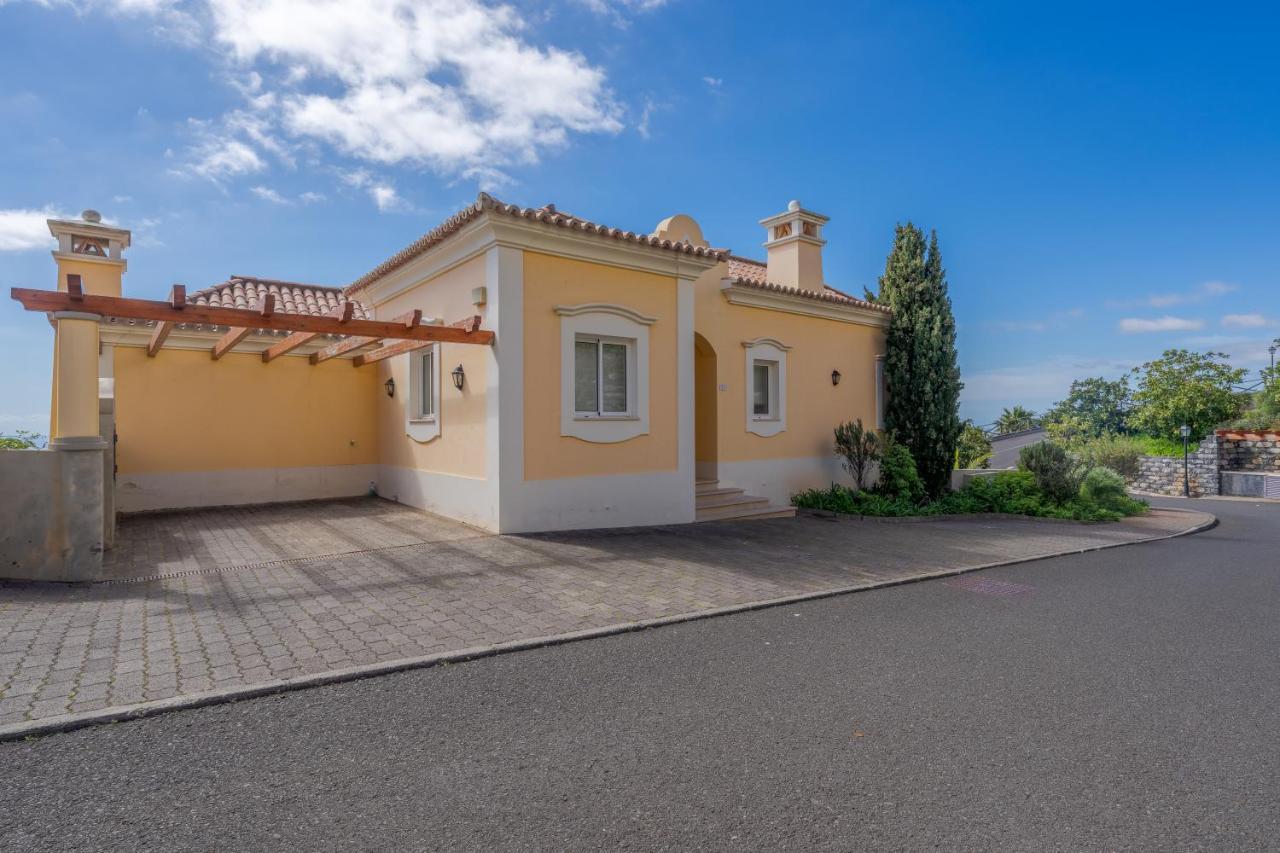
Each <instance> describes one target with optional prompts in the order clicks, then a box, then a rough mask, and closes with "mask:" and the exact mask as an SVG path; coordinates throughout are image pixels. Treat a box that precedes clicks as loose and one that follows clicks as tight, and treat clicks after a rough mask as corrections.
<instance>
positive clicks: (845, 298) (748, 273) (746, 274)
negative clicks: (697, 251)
mask: <svg viewBox="0 0 1280 853" xmlns="http://www.w3.org/2000/svg"><path fill="white" fill-rule="evenodd" d="M727 260H728V266H729V269H728V274H729V275H728V277H729V278H731V279H733V280H734V282H735V283H737V284H741V285H744V286H746V287H755V288H757V289H759V290H772V291H774V292H777V293H794V294H795V295H796V296H803V297H805V298H806V299H817V300H820V301H822V302H834V303H837V304H841V303H843V304H848V305H856V306H858V307H859V308H870V309H873V310H875V311H883V312H884V313H886V314H889V313H892V312H891V311H890V310H889V309H888V308H887V307H885V306H884V305H877V304H876V303H874V302H868V301H867V300H865V299H855V298H854V297H852V296H850V295H849V294H847V293H844V292H843V291H840V290H836V289H835V288H834V287H832V286H831V285H829V284H824V285H823V286H822V290H820V291H818V290H801V289H800V288H798V287H791V286H789V285H785V284H774V283H772V282H770V281H769V278H768V269H769V268H768V265H767V264H764V263H763V262H761V261H753V260H751V259H750V258H740V257H738V256H737V255H730V256H729V257H728V258H727Z"/></svg>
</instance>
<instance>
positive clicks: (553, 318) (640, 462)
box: [524, 252, 679, 480]
mask: <svg viewBox="0 0 1280 853" xmlns="http://www.w3.org/2000/svg"><path fill="white" fill-rule="evenodd" d="M586 302H605V303H612V304H616V305H624V306H626V307H628V308H632V309H634V310H636V311H639V312H640V313H641V314H646V315H648V316H651V317H656V318H657V321H656V322H655V323H654V324H653V325H651V326H650V327H649V434H648V435H641V436H637V437H635V438H632V439H629V440H627V441H622V442H618V443H616V444H595V443H592V442H588V441H583V440H581V439H578V438H573V437H570V436H562V435H561V434H560V411H561V409H560V405H561V403H560V357H561V356H560V318H559V316H558V315H556V313H555V310H554V309H555V306H556V305H578V304H582V303H586ZM676 314H677V298H676V279H675V278H674V277H670V276H662V275H656V274H653V273H646V272H639V271H636V270H628V269H622V268H619V267H611V266H605V265H603V264H595V263H589V262H586V261H576V260H570V259H567V258H559V257H554V256H551V255H544V254H540V253H537V252H525V253H524V363H525V370H524V377H525V379H524V381H525V388H524V433H525V434H524V476H525V479H526V480H554V479H558V478H562V477H584V476H594V475H602V474H635V473H649V472H654V471H673V470H675V469H676V468H677V467H678V464H679V458H678V457H679V454H678V440H677V439H678V437H677V431H676V430H677V426H676V425H677V403H678V399H677V393H678V390H677V388H678V385H677V376H676V364H677V352H676V320H677V317H676Z"/></svg>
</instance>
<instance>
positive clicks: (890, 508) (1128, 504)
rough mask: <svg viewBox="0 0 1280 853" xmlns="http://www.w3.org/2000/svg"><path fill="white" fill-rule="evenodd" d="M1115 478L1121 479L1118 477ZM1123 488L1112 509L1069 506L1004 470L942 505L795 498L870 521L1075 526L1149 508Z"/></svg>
mask: <svg viewBox="0 0 1280 853" xmlns="http://www.w3.org/2000/svg"><path fill="white" fill-rule="evenodd" d="M1102 476H1103V477H1105V476H1106V475H1105V474H1103V475H1102ZM1112 476H1113V477H1114V476H1115V475H1114V473H1113V474H1112ZM1120 488H1121V493H1120V495H1119V496H1113V497H1112V498H1110V499H1109V500H1111V505H1109V506H1103V505H1101V504H1099V503H1097V502H1095V501H1093V500H1090V499H1086V498H1085V497H1083V496H1079V495H1077V496H1074V497H1072V498H1071V500H1069V501H1066V502H1065V503H1057V502H1055V501H1052V500H1050V499H1049V498H1048V497H1047V496H1046V495H1045V493H1044V492H1042V491H1041V490H1040V487H1039V486H1037V485H1036V478H1035V475H1034V474H1032V473H1031V472H1030V471H1001V472H1000V473H998V474H993V475H991V476H987V477H974V478H973V479H972V480H970V481H969V483H968V484H967V485H966V486H965V487H964V488H963V489H961V490H960V491H958V492H952V493H951V494H948V495H946V496H945V497H943V498H941V499H940V500H937V501H934V502H932V503H927V504H924V505H920V504H918V503H912V502H911V501H909V500H905V499H902V498H898V499H893V498H889V497H886V496H884V495H880V494H875V493H873V492H856V491H854V490H853V489H850V488H848V487H847V486H841V485H836V484H834V483H833V484H832V485H831V488H829V489H810V490H808V491H804V492H799V493H798V494H795V495H792V496H791V503H792V504H793V505H795V506H798V507H804V508H807V509H820V510H826V511H828V512H842V513H848V514H850V515H865V516H884V517H900V516H929V515H961V514H970V513H978V512H995V513H1006V514H1011V515H1029V516H1036V517H1039V518H1065V519H1072V520H1074V521H1117V520H1119V519H1120V518H1122V517H1123V516H1126V515H1137V514H1138V513H1141V512H1143V511H1145V510H1146V508H1147V505H1146V504H1144V503H1142V502H1141V501H1135V500H1132V499H1130V498H1128V497H1125V496H1124V493H1123V489H1124V484H1123V482H1122V483H1121V484H1120Z"/></svg>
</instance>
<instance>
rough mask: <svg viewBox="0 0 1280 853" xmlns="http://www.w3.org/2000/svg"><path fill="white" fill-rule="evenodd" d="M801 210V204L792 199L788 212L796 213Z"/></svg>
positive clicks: (788, 205) (788, 203)
mask: <svg viewBox="0 0 1280 853" xmlns="http://www.w3.org/2000/svg"><path fill="white" fill-rule="evenodd" d="M799 209H800V202H798V201H796V200H795V199H791V201H789V202H787V210H790V211H792V212H793V213H794V212H795V211H797V210H799Z"/></svg>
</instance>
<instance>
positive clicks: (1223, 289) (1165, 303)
mask: <svg viewBox="0 0 1280 853" xmlns="http://www.w3.org/2000/svg"><path fill="white" fill-rule="evenodd" d="M1238 289H1239V285H1235V284H1231V283H1229V282H1225V281H1206V282H1205V283H1204V284H1201V285H1199V286H1198V287H1193V288H1191V289H1190V290H1180V291H1171V292H1169V293H1153V294H1151V295H1150V296H1144V297H1143V298H1141V299H1136V300H1124V301H1111V302H1108V303H1107V307H1108V308H1139V307H1149V308H1172V307H1173V306H1175V305H1190V304H1192V303H1196V302H1203V301H1204V300H1206V299H1211V298H1213V297H1215V296H1225V295H1226V294H1228V293H1231V292H1232V291H1235V290H1238Z"/></svg>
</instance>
